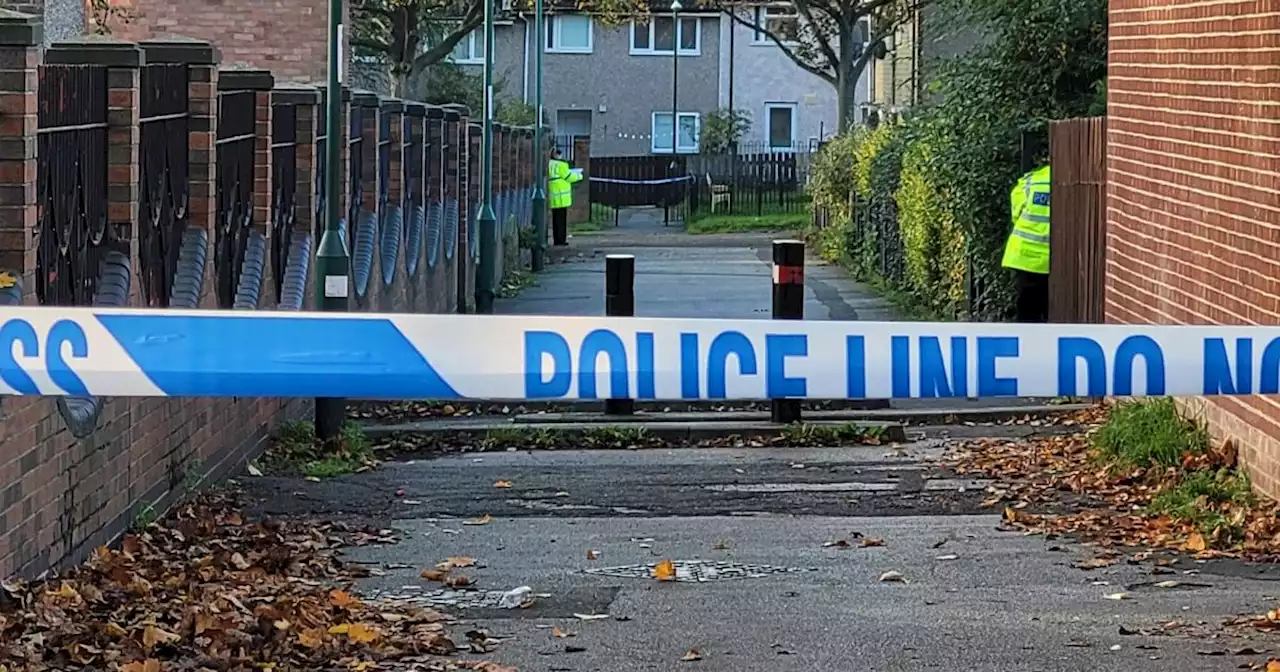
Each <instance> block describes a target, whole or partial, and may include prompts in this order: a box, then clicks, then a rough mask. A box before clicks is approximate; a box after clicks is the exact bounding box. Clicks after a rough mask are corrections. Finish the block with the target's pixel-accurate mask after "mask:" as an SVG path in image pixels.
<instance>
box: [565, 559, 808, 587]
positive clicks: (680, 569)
mask: <svg viewBox="0 0 1280 672" xmlns="http://www.w3.org/2000/svg"><path fill="white" fill-rule="evenodd" d="M671 564H673V565H675V568H676V579H675V580H676V581H682V582H689V583H705V582H707V581H724V580H726V579H759V578H763V577H766V576H771V575H774V574H794V573H797V572H812V571H814V569H813V568H798V567H778V566H775V565H745V564H741V563H737V562H724V561H706V560H674V561H672V563H671ZM656 566H657V563H653V564H649V565H624V566H621V567H601V568H598V569H588V570H585V571H586V573H587V574H595V575H598V576H616V577H619V578H624V579H652V578H653V569H654V567H656Z"/></svg>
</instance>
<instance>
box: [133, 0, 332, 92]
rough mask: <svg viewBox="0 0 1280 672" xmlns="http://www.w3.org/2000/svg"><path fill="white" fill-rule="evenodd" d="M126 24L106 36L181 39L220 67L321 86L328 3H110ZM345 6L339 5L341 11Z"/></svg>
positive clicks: (153, 0)
mask: <svg viewBox="0 0 1280 672" xmlns="http://www.w3.org/2000/svg"><path fill="white" fill-rule="evenodd" d="M113 4H115V5H117V6H119V7H121V8H123V9H126V10H128V12H129V13H130V14H131V15H132V19H131V20H130V21H127V22H124V21H119V20H116V21H115V22H114V23H113V24H112V25H111V35H112V36H113V37H118V38H120V39H124V40H142V39H146V38H149V37H156V36H160V35H182V36H183V37H193V38H196V39H199V40H207V41H209V42H212V43H213V44H214V45H215V46H217V47H218V49H219V50H221V51H222V62H223V63H245V64H248V65H252V66H254V67H258V68H265V69H267V70H270V71H271V72H272V73H273V74H275V76H276V78H277V80H279V81H300V82H322V81H324V79H325V77H326V72H327V64H328V53H329V52H328V38H327V35H328V29H329V10H328V6H329V3H328V0H113ZM347 4H348V3H343V6H344V7H346V5H347Z"/></svg>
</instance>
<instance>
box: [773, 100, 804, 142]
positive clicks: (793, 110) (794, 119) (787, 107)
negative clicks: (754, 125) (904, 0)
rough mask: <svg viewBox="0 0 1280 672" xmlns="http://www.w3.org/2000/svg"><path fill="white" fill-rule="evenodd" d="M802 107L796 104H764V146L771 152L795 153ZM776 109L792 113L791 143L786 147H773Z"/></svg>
mask: <svg viewBox="0 0 1280 672" xmlns="http://www.w3.org/2000/svg"><path fill="white" fill-rule="evenodd" d="M799 108H800V106H799V105H797V104H796V103H783V102H769V103H765V104H764V144H765V146H766V147H768V148H769V151H770V152H794V151H795V147H796V122H797V121H798V119H797V117H798V116H799V114H798V112H799ZM775 109H783V110H790V111H791V142H790V144H788V145H787V146H786V147H774V146H773V115H772V114H771V113H772V112H773V111H774V110H775Z"/></svg>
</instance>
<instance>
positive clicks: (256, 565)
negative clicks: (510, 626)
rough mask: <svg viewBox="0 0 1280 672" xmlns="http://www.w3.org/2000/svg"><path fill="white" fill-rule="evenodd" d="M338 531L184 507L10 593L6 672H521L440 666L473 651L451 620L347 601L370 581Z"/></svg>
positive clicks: (6, 599) (2, 626)
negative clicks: (341, 556) (346, 556)
mask: <svg viewBox="0 0 1280 672" xmlns="http://www.w3.org/2000/svg"><path fill="white" fill-rule="evenodd" d="M343 531H344V530H343V529H342V528H341V526H338V525H302V524H296V523H273V522H270V521H268V522H265V523H262V524H259V523H250V522H247V521H245V520H244V519H243V518H242V516H241V514H240V513H238V508H237V507H236V506H235V503H234V501H233V500H232V499H231V498H229V497H228V496H226V495H219V496H210V497H206V498H204V499H202V500H201V501H199V502H196V503H192V504H188V505H186V506H184V507H182V508H181V509H180V510H179V511H178V512H176V513H175V514H174V515H172V516H170V517H169V518H168V519H166V521H165V522H164V523H162V524H159V525H153V526H151V527H149V528H148V529H147V530H146V531H145V532H141V533H137V534H132V535H130V536H128V537H126V538H125V539H124V541H123V543H122V544H121V547H120V549H119V550H109V549H106V548H103V549H99V550H97V551H96V552H95V553H94V554H93V557H92V558H90V560H89V561H88V562H87V563H85V564H84V565H83V566H81V567H78V568H75V569H73V570H71V571H69V572H67V573H65V574H63V575H61V576H58V577H55V578H49V579H46V580H43V581H39V582H33V583H29V584H27V583H5V584H3V588H4V590H3V593H0V670H12V671H14V672H16V671H17V670H31V671H33V672H34V671H36V670H65V669H93V670H121V671H124V672H159V671H160V670H162V669H163V670H256V669H279V670H289V669H294V670H297V669H315V670H331V669H354V670H372V669H389V668H388V667H387V666H386V665H387V664H389V663H391V662H392V661H394V662H395V664H396V668H395V669H402V670H412V669H418V670H431V671H441V670H460V669H470V670H480V671H482V672H513V670H512V669H511V668H507V667H502V666H500V665H497V664H495V663H491V662H488V661H476V660H470V661H454V660H450V659H448V658H444V657H445V656H450V655H452V654H454V653H456V652H458V651H459V649H460V648H466V647H467V645H466V644H462V645H459V644H456V643H455V642H454V640H453V639H452V638H451V637H450V636H449V633H448V632H447V630H446V628H447V626H449V625H450V624H451V620H452V619H450V618H449V617H448V616H445V615H444V614H441V613H439V612H436V611H432V610H430V609H425V608H421V607H416V606H409V605H404V604H395V603H388V602H374V601H364V600H361V599H359V598H357V597H355V596H353V595H352V594H351V593H349V592H347V590H344V588H346V587H347V586H348V584H349V582H350V581H351V580H353V579H356V578H359V577H360V576H362V575H363V574H365V572H362V571H361V570H360V569H359V568H358V567H354V566H348V565H345V564H344V563H342V562H341V561H339V560H338V559H337V557H336V552H337V549H338V548H339V547H341V546H343V545H346V544H347V543H349V539H346V540H344V539H343V538H342V533H343ZM356 534H357V535H360V534H361V533H359V532H357V533H356ZM363 534H364V536H365V538H366V539H367V538H374V539H382V540H385V538H386V537H385V535H382V534H380V533H378V532H376V531H375V532H373V533H372V534H370V533H368V532H365V533H363ZM469 638H470V637H469ZM484 639H486V645H488V644H489V643H491V642H492V641H493V640H491V639H488V638H487V637H485V638H484Z"/></svg>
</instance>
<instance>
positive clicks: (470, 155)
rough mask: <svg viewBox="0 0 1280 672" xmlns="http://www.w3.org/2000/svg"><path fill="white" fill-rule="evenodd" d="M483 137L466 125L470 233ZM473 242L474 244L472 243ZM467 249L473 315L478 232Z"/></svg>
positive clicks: (476, 205)
mask: <svg viewBox="0 0 1280 672" xmlns="http://www.w3.org/2000/svg"><path fill="white" fill-rule="evenodd" d="M483 137H484V129H483V128H482V127H481V126H480V124H474V123H468V124H467V230H468V231H471V229H472V227H475V226H476V218H477V217H479V216H480V187H481V184H480V182H481V176H480V156H481V152H482V151H483V150H482V148H481V146H480V145H481V143H480V141H481V139H482V138H483ZM472 241H474V242H472ZM467 247H468V249H469V250H470V252H469V253H468V255H467V256H468V257H469V258H470V263H469V264H467V296H466V300H467V303H466V308H467V311H466V312H468V313H474V312H475V310H476V268H477V267H478V265H479V261H480V231H479V230H476V231H474V232H472V233H471V234H470V236H469V238H468V241H467Z"/></svg>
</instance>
